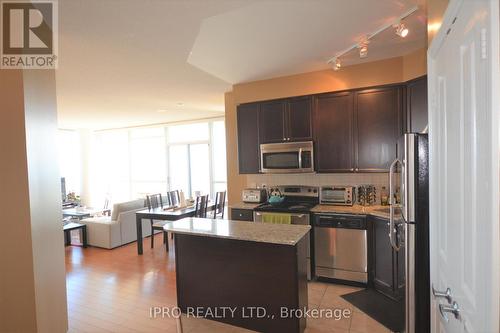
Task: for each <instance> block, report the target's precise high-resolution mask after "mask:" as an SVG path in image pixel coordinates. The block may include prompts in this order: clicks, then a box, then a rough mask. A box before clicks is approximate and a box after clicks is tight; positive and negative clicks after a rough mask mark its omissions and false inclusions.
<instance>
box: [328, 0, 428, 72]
mask: <svg viewBox="0 0 500 333" xmlns="http://www.w3.org/2000/svg"><path fill="white" fill-rule="evenodd" d="M418 9H419V7H418V5H415V6H413V7H412V8H410V9H409V10H408V11H407V12H405V13H403V14H402V15H401V16H399V17H398V18H397V19H396V20H394V21H392V23H389V24H386V25H384V26H382V27H380V28H379V29H378V30H376V31H374V32H372V33H371V34H367V35H365V36H364V37H363V38H362V40H361V41H360V42H359V43H357V44H354V45H351V46H349V47H348V48H346V49H344V50H342V51H340V52H336V54H335V56H334V57H332V58H330V59H329V60H328V61H327V63H328V64H329V65H330V66H332V68H333V70H335V71H338V70H339V69H340V68H341V64H340V61H339V58H340V57H343V56H344V55H345V54H347V53H349V52H352V51H354V50H356V49H357V50H358V52H359V57H360V58H366V57H367V56H368V43H369V42H370V40H372V39H373V37H375V36H377V35H378V34H380V33H381V32H382V31H385V30H386V29H389V28H391V27H392V28H394V29H396V34H397V35H398V36H400V37H401V38H405V37H406V36H408V33H409V32H410V30H409V29H408V28H407V27H406V26H405V25H404V23H402V22H401V21H402V20H404V19H405V18H407V17H408V16H410V15H412V14H413V13H415V12H416V11H417V10H418Z"/></svg>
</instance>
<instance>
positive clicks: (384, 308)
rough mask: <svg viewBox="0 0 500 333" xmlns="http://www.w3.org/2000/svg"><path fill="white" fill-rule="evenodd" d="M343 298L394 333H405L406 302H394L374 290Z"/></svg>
mask: <svg viewBox="0 0 500 333" xmlns="http://www.w3.org/2000/svg"><path fill="white" fill-rule="evenodd" d="M342 298H343V299H345V300H346V301H348V302H349V303H351V304H352V305H354V306H355V307H357V308H358V309H360V310H361V311H363V312H364V313H366V314H367V315H368V316H370V317H372V318H373V319H375V320H376V321H378V322H379V323H381V324H382V325H384V326H385V327H387V328H388V329H390V330H391V331H393V332H403V330H404V326H405V305H404V300H400V301H394V300H392V299H390V298H389V297H387V296H384V295H382V294H381V293H379V292H377V291H375V290H373V289H363V290H361V291H356V292H354V293H350V294H345V295H342Z"/></svg>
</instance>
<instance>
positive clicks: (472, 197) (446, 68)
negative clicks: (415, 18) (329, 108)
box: [429, 0, 500, 333]
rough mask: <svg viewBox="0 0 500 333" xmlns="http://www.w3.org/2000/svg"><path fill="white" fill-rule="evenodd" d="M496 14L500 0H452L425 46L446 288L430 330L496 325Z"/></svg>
mask: <svg viewBox="0 0 500 333" xmlns="http://www.w3.org/2000/svg"><path fill="white" fill-rule="evenodd" d="M498 20H499V8H498V0H459V1H451V2H450V5H449V8H448V10H447V11H446V14H445V19H444V23H443V26H442V27H441V29H440V31H439V33H438V35H437V37H436V38H435V39H434V40H433V42H432V44H431V47H430V49H429V97H430V109H429V146H430V228H431V229H430V241H431V258H430V259H431V284H432V285H433V286H434V288H435V289H436V291H438V292H439V291H440V292H444V291H445V290H446V289H447V288H449V289H450V291H451V297H450V302H448V300H447V299H446V298H444V297H436V296H431V300H432V301H431V317H432V323H431V325H432V326H431V327H432V331H433V332H449V333H461V332H492V333H493V332H499V329H500V328H499V297H500V296H499V290H498V288H499V282H500V281H499V280H500V276H499V273H498V271H499V264H500V259H499V212H498V210H499V193H498V192H499V163H498V158H499V137H498V127H499V125H500V124H499V116H498V113H499V112H498V110H499V103H498V98H497V95H498V93H499V92H500V87H499V85H498V81H499V77H500V72H499V68H498V61H499V52H498V47H499V42H498V38H499V36H498V33H499V32H498ZM454 305H455V307H456V309H458V311H453V306H454ZM454 312H455V313H456V316H455V314H454Z"/></svg>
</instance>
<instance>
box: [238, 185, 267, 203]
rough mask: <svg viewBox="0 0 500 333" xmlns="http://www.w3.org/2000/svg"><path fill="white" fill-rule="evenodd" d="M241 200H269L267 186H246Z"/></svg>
mask: <svg viewBox="0 0 500 333" xmlns="http://www.w3.org/2000/svg"><path fill="white" fill-rule="evenodd" d="M241 200H242V201H243V202H246V203H262V202H266V200H267V190H266V189H265V188H246V189H244V190H243V192H242V193H241Z"/></svg>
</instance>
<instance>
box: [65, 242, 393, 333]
mask: <svg viewBox="0 0 500 333" xmlns="http://www.w3.org/2000/svg"><path fill="white" fill-rule="evenodd" d="M156 237H157V239H155V244H156V247H155V248H154V249H151V248H150V247H149V239H148V238H146V239H145V240H144V255H142V256H138V255H137V251H136V244H135V243H132V244H128V245H125V246H122V247H119V248H116V249H114V250H105V249H99V248H93V247H89V248H86V249H83V248H81V247H79V246H68V247H66V272H67V273H66V281H67V293H68V315H69V328H70V330H69V331H70V332H90V333H97V332H120V333H122V332H144V333H146V332H147V333H149V332H152V333H153V332H163V333H165V332H166V333H173V332H177V324H176V320H175V319H174V318H168V317H161V316H158V317H157V318H151V316H150V310H151V307H155V306H159V307H174V306H175V305H176V289H175V259H174V251H172V250H171V251H170V252H169V254H168V255H167V253H166V252H165V248H164V247H163V246H161V245H160V244H162V239H161V235H157V236H156ZM171 246H172V245H171ZM203 281H204V278H203V277H200V283H203ZM355 290H359V289H358V288H353V287H346V286H340V285H333V284H326V283H320V282H311V283H309V306H310V307H311V308H319V309H322V308H342V309H344V308H347V309H350V310H351V311H352V315H351V316H350V317H349V318H343V319H342V320H335V319H334V318H331V319H326V318H322V319H311V318H309V319H308V320H307V323H308V326H307V330H306V332H307V333H319V332H330V333H331V332H342V333H346V332H353V333H354V332H356V333H365V332H366V333H368V332H369V333H377V332H389V331H388V330H387V329H386V328H385V327H384V326H382V325H380V324H379V323H378V322H376V321H375V320H373V319H371V318H370V317H368V316H367V315H365V314H364V313H362V312H361V311H359V310H358V309H357V308H355V307H354V306H352V305H351V304H350V303H348V302H347V301H345V300H344V299H343V298H341V297H340V295H342V294H345V293H350V292H353V291H355ZM181 320H182V326H183V331H184V333H195V332H199V333H201V332H203V333H205V332H240V333H242V332H249V331H248V330H244V329H240V328H237V327H233V326H229V325H224V324H220V323H217V322H214V321H211V320H204V319H193V318H187V317H183V318H182V319H181Z"/></svg>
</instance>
